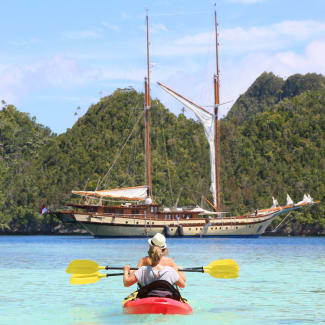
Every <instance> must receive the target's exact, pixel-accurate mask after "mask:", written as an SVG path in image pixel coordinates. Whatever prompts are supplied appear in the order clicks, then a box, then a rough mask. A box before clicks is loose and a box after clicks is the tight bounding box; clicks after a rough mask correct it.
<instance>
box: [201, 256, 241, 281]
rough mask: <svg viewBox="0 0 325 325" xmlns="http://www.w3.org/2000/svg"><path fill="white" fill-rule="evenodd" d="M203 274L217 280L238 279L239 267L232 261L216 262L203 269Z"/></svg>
mask: <svg viewBox="0 0 325 325" xmlns="http://www.w3.org/2000/svg"><path fill="white" fill-rule="evenodd" d="M203 270H204V273H208V274H210V275H211V276H212V277H214V278H219V279H235V278H238V275H239V274H238V272H239V266H238V264H237V263H236V262H235V261H234V260H230V259H227V260H216V261H213V262H211V263H210V264H209V265H208V266H204V267H203Z"/></svg>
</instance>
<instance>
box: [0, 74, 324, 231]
mask: <svg viewBox="0 0 325 325" xmlns="http://www.w3.org/2000/svg"><path fill="white" fill-rule="evenodd" d="M324 79H325V78H324V77H323V76H321V75H316V74H307V75H305V76H301V75H294V76H292V77H290V78H288V79H287V80H282V79H281V78H278V77H275V76H274V75H273V74H271V73H269V74H267V73H263V74H262V75H261V76H260V77H259V78H258V79H257V80H256V81H255V82H254V83H253V85H252V86H251V87H250V88H249V89H248V90H247V92H246V93H245V94H243V95H242V96H240V97H239V99H238V100H237V101H236V103H235V104H234V106H233V107H232V109H231V111H230V112H229V114H228V116H227V118H225V119H223V120H221V121H220V128H221V139H220V143H221V187H222V202H223V207H222V210H224V211H229V212H231V213H233V214H237V213H245V212H247V211H252V210H254V209H256V208H265V207H269V206H270V205H271V204H272V199H271V197H272V196H275V197H276V198H277V199H278V201H279V203H280V204H284V203H285V198H286V194H287V193H289V194H290V195H291V197H292V198H293V200H294V201H295V202H297V201H299V200H301V199H302V196H303V194H304V193H310V194H311V196H312V197H313V198H315V199H317V200H321V201H322V202H324V199H325V184H324V180H325V173H324V166H325V136H324V135H325V113H324V107H325V88H324V84H325V83H324ZM143 97H144V96H143V94H141V93H137V92H136V91H134V90H133V89H118V90H116V91H115V92H114V93H113V94H112V95H110V96H107V97H104V98H102V99H101V100H100V102H98V103H97V104H96V105H93V106H91V107H90V108H89V110H88V112H87V113H86V114H85V115H84V116H83V117H82V118H80V119H79V120H78V121H77V123H76V124H75V125H74V126H73V127H72V128H71V129H68V130H67V132H66V133H64V134H61V135H59V136H57V135H55V134H52V133H51V131H50V130H49V129H48V128H46V127H43V126H41V125H39V124H37V123H36V122H35V119H31V118H30V117H29V116H28V115H26V114H24V113H20V112H18V111H17V110H16V109H15V108H14V107H13V106H11V105H7V104H5V103H3V108H2V110H1V111H0V157H1V159H0V175H1V178H0V229H2V231H3V232H4V231H6V232H8V231H11V232H19V233H38V232H41V233H49V232H53V231H56V230H55V229H57V227H58V226H60V225H59V224H58V222H57V221H56V220H52V219H51V218H50V217H49V216H45V217H43V216H40V215H39V210H40V207H41V205H42V204H43V203H45V204H47V205H48V206H57V205H62V204H64V203H66V202H67V201H70V200H75V201H76V202H78V201H79V198H76V197H72V195H71V190H72V189H76V190H78V189H80V190H83V189H85V188H87V189H88V190H94V189H95V188H96V186H97V184H98V182H99V181H101V183H100V184H101V187H105V186H107V187H110V188H114V187H123V186H134V185H141V184H144V174H145V171H144V147H143V146H144V145H143V143H144V139H143V136H144V124H143V106H144V103H143ZM150 114H151V146H152V182H153V194H154V197H155V200H156V201H157V202H159V203H162V204H163V205H174V204H175V203H176V201H177V200H178V198H179V201H178V205H179V206H189V205H191V206H194V205H196V204H200V203H201V195H202V194H203V195H204V196H206V197H208V198H209V199H211V195H210V193H209V187H210V184H209V182H210V165H209V150H208V144H207V141H206V139H205V137H204V133H203V129H202V127H201V125H200V124H199V123H198V122H196V121H194V120H192V119H188V118H186V117H185V116H184V115H183V114H180V115H178V116H175V115H174V114H172V113H171V112H170V111H169V110H168V109H166V108H165V107H164V106H163V105H162V104H161V103H160V102H159V101H158V100H153V101H152V109H151V112H150ZM137 121H138V123H137ZM130 134H131V135H130ZM128 137H130V138H129V139H128V140H129V141H128V142H126V140H127V138H128ZM122 147H123V151H122V152H121V148H122ZM115 161H116V163H115ZM114 163H115V164H114ZM108 170H110V173H109V174H108V175H107V177H104V179H103V176H105V175H106V173H107V171H108ZM106 184H108V185H106ZM324 216H325V207H324V203H322V204H321V205H320V206H318V207H314V208H312V209H309V210H306V211H304V212H303V213H295V215H294V217H295V219H293V221H292V222H291V223H290V227H291V228H290V229H288V230H287V231H289V232H296V233H304V232H305V231H304V229H307V228H308V227H309V228H310V229H311V230H310V232H309V233H318V232H322V226H324V229H325V217H324ZM293 225H294V226H295V230H294V229H293ZM55 227H56V228H55ZM309 228H308V229H309Z"/></svg>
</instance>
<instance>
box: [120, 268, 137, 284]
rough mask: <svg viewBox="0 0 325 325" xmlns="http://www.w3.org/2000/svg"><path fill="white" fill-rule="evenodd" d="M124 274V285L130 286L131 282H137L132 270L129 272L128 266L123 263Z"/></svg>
mask: <svg viewBox="0 0 325 325" xmlns="http://www.w3.org/2000/svg"><path fill="white" fill-rule="evenodd" d="M123 270H124V275H123V284H124V287H130V286H131V285H132V284H135V283H137V281H138V280H137V278H136V277H135V274H134V272H131V273H130V266H129V265H125V266H124V268H123Z"/></svg>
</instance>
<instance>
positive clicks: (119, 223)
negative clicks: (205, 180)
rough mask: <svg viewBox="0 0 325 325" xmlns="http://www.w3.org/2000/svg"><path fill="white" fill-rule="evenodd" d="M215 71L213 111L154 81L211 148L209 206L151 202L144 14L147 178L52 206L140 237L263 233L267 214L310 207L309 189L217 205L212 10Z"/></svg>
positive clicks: (111, 231)
mask: <svg viewBox="0 0 325 325" xmlns="http://www.w3.org/2000/svg"><path fill="white" fill-rule="evenodd" d="M214 18H215V35H216V36H215V38H216V39H215V41H216V74H215V75H214V114H212V113H210V112H209V111H208V110H206V109H204V108H203V107H201V106H199V105H197V104H195V103H194V102H192V101H190V100H189V99H187V98H185V97H183V96H182V95H180V94H178V93H177V92H175V91H174V90H172V89H170V88H169V87H167V86H166V85H163V84H162V83H158V84H159V86H160V87H161V88H162V89H164V90H165V91H166V92H167V93H169V94H170V95H171V96H173V97H174V98H176V99H177V100H178V101H179V102H181V103H182V104H183V105H185V106H186V107H188V108H189V109H190V110H191V111H193V112H194V114H195V115H196V117H197V118H198V120H199V121H200V122H201V123H202V124H203V127H204V132H205V135H206V137H207V140H208V143H209V148H210V165H211V192H212V195H213V200H214V202H213V204H212V203H210V202H208V203H209V204H210V205H211V206H212V207H213V208H214V211H210V210H206V209H203V208H201V207H198V206H197V207H195V208H167V207H165V208H163V207H162V206H161V205H160V204H158V203H156V202H154V199H153V195H152V182H151V159H150V124H149V115H150V105H151V102H150V56H149V18H148V15H147V16H146V29H147V76H146V77H145V107H144V111H145V112H144V115H145V167H146V168H145V170H146V177H145V178H146V184H145V185H142V186H136V187H128V188H117V189H104V190H95V191H72V193H73V194H75V195H79V196H81V197H82V198H83V199H84V203H79V204H74V203H70V204H67V205H66V209H62V210H58V211H55V212H52V213H53V214H55V215H56V216H57V217H59V218H60V219H61V220H63V221H65V222H73V223H77V224H79V225H80V226H82V227H83V228H85V229H86V230H87V231H88V232H89V233H90V234H92V235H93V236H95V237H145V236H153V235H155V234H156V233H163V234H164V235H166V236H179V237H182V236H184V237H187V236H192V237H193V236H194V237H196V236H199V237H202V236H215V237H258V236H260V235H262V234H263V233H264V232H265V230H266V228H267V227H268V226H269V225H270V223H271V222H272V220H273V219H274V218H275V217H276V216H278V215H280V214H284V213H290V211H292V210H297V209H301V208H303V207H309V206H311V205H313V204H315V203H318V202H314V201H313V199H312V198H311V197H310V195H304V198H303V200H302V201H300V202H298V203H296V204H295V203H294V202H293V201H292V200H291V198H290V196H289V195H288V196H287V204H286V205H285V206H279V205H278V203H277V201H276V200H275V199H273V205H272V207H271V208H268V209H259V210H255V211H254V212H253V213H247V214H244V215H240V216H236V217H229V216H226V215H225V213H223V212H222V211H221V202H220V158H219V124H218V109H219V106H220V98H219V86H220V78H219V62H218V23H217V14H216V11H215V14H214ZM107 199H118V200H120V203H119V204H116V205H107V204H106V203H105V200H107Z"/></svg>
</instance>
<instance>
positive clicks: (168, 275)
mask: <svg viewBox="0 0 325 325" xmlns="http://www.w3.org/2000/svg"><path fill="white" fill-rule="evenodd" d="M148 254H149V256H148V257H149V258H150V262H151V265H146V266H141V267H140V268H139V269H138V270H136V271H135V272H130V266H129V265H125V266H124V276H123V283H124V286H125V287H129V286H131V285H133V284H135V283H138V284H139V285H140V286H141V287H145V286H148V285H149V284H150V283H152V282H154V281H158V280H163V281H166V282H168V283H170V284H171V285H174V284H176V285H178V286H179V287H181V288H184V287H185V283H186V281H185V280H184V279H183V277H181V276H180V275H179V274H178V272H177V271H176V270H175V269H174V268H173V267H170V266H166V265H162V264H161V263H160V262H161V261H162V258H163V257H164V253H163V250H162V248H161V247H159V246H150V248H149V251H148Z"/></svg>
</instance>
